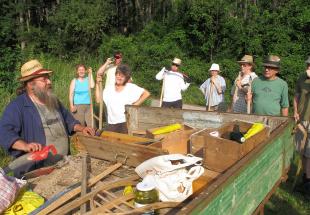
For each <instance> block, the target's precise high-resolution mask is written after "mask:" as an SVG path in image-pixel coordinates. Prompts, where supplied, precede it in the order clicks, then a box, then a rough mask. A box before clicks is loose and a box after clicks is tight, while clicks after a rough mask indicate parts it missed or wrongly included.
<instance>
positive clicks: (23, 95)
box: [0, 60, 95, 177]
mask: <svg viewBox="0 0 310 215" xmlns="http://www.w3.org/2000/svg"><path fill="white" fill-rule="evenodd" d="M51 74H52V71H49V70H47V69H44V68H43V66H42V65H41V63H40V62H39V61H38V60H30V61H28V62H27V63H25V64H24V65H23V66H22V67H21V76H20V78H19V81H20V83H21V87H20V88H19V89H18V90H17V95H18V96H17V97H16V98H15V99H14V100H13V101H11V102H10V103H9V104H8V106H7V107H6V108H5V110H4V112H3V115H2V118H1V120H0V137H1V138H0V146H1V147H3V148H4V149H5V150H6V151H7V152H8V154H10V155H11V156H12V157H13V158H15V159H14V160H13V161H12V162H11V163H10V164H9V165H8V166H7V167H6V168H5V169H4V170H5V172H10V171H13V172H14V176H15V177H21V176H22V175H23V174H24V173H26V172H28V171H30V170H33V169H35V168H39V167H42V166H46V165H50V164H53V163H55V162H57V161H58V160H60V159H61V158H62V157H63V156H65V155H67V154H68V151H69V144H68V143H69V138H68V136H69V135H70V134H72V133H73V132H76V131H80V132H83V133H84V134H89V135H94V133H95V132H94V130H93V129H92V128H89V127H84V126H82V125H81V124H80V123H79V121H77V120H75V119H74V118H73V116H72V115H71V113H70V112H69V111H68V110H66V109H65V108H64V107H63V105H62V104H61V103H60V101H59V100H58V99H57V98H56V96H55V95H54V93H53V91H52V85H51V84H52V81H51V80H50V75H51ZM52 144H53V145H54V146H55V148H56V150H57V154H56V155H55V156H52V155H51V154H49V156H48V157H47V159H45V160H43V161H33V160H30V159H29V156H30V153H32V152H36V151H41V150H42V149H43V147H44V146H49V145H52Z"/></svg>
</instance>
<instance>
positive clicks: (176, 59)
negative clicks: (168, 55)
mask: <svg viewBox="0 0 310 215" xmlns="http://www.w3.org/2000/svg"><path fill="white" fill-rule="evenodd" d="M181 63H182V61H181V59H179V58H176V57H175V58H174V59H173V61H172V64H175V65H178V66H180V65H181Z"/></svg>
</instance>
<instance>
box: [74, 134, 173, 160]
mask: <svg viewBox="0 0 310 215" xmlns="http://www.w3.org/2000/svg"><path fill="white" fill-rule="evenodd" d="M76 135H77V136H76V138H75V139H76V140H77V145H81V146H82V147H78V148H80V149H83V148H84V149H85V150H87V152H88V153H89V155H90V156H92V157H95V158H99V159H104V160H109V161H113V162H114V161H117V162H121V163H123V164H126V165H129V166H138V165H139V164H140V163H142V162H143V161H145V160H147V159H149V158H152V157H156V156H159V155H163V154H167V151H164V150H162V149H158V148H154V147H146V146H141V145H138V144H135V143H126V144H124V143H118V142H113V143H111V142H110V141H107V140H104V139H102V138H100V137H91V136H84V135H82V134H76Z"/></svg>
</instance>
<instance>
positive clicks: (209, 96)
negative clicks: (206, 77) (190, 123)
mask: <svg viewBox="0 0 310 215" xmlns="http://www.w3.org/2000/svg"><path fill="white" fill-rule="evenodd" d="M212 93H213V82H212V81H211V78H210V90H209V95H208V111H210V110H211V98H212Z"/></svg>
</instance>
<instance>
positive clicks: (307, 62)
mask: <svg viewBox="0 0 310 215" xmlns="http://www.w3.org/2000/svg"><path fill="white" fill-rule="evenodd" d="M305 63H306V64H308V65H309V64H310V56H309V57H308V59H307V60H306V61H305Z"/></svg>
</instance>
